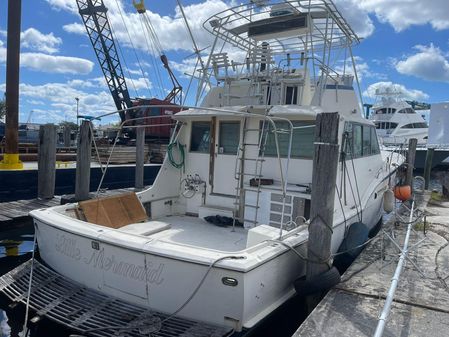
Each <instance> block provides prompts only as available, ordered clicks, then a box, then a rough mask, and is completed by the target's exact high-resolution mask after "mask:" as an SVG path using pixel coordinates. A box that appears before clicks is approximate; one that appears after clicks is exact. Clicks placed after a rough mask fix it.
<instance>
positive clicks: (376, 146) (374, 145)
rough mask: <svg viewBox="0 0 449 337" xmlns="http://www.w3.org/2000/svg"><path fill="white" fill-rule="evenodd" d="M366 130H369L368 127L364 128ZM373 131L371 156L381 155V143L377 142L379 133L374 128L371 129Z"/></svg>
mask: <svg viewBox="0 0 449 337" xmlns="http://www.w3.org/2000/svg"><path fill="white" fill-rule="evenodd" d="M363 127H364V128H367V126H366V125H364V126H363ZM369 129H370V130H371V154H372V155H373V154H379V153H380V148H379V141H378V140H377V133H376V130H375V129H374V128H373V127H369Z"/></svg>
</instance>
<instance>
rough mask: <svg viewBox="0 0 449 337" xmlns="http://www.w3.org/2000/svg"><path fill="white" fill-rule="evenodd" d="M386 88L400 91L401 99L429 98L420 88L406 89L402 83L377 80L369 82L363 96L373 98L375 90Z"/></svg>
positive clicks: (385, 89)
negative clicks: (372, 82)
mask: <svg viewBox="0 0 449 337" xmlns="http://www.w3.org/2000/svg"><path fill="white" fill-rule="evenodd" d="M387 90H394V91H396V92H400V93H401V95H402V97H403V99H409V100H417V101H423V100H427V99H429V95H428V94H426V93H425V92H423V91H421V90H415V89H408V88H406V87H405V86H404V85H402V84H397V83H392V82H377V83H374V84H371V85H370V86H369V87H368V88H367V89H366V90H365V91H364V92H363V96H365V97H368V98H372V99H375V98H377V95H376V92H385V91H387Z"/></svg>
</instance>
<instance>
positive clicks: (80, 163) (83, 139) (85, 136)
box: [75, 121, 92, 201]
mask: <svg viewBox="0 0 449 337" xmlns="http://www.w3.org/2000/svg"><path fill="white" fill-rule="evenodd" d="M90 127H91V122H89V121H83V122H82V123H81V126H80V131H79V132H80V133H79V137H78V148H77V153H76V183H75V199H76V200H78V201H80V200H86V199H89V189H90V161H91V148H92V133H91V132H90Z"/></svg>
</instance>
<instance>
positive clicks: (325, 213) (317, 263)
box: [306, 113, 339, 307]
mask: <svg viewBox="0 0 449 337" xmlns="http://www.w3.org/2000/svg"><path fill="white" fill-rule="evenodd" d="M338 122H339V115H338V113H321V114H318V116H317V119H316V126H315V155H314V159H313V173H312V195H311V209H310V225H309V241H308V243H307V247H308V248H307V252H308V261H307V272H306V278H307V280H310V279H311V278H313V277H314V276H316V275H319V274H321V273H323V272H325V271H327V270H329V268H330V255H331V238H332V222H333V214H334V198H335V183H336V179H337V165H338V159H339V151H338ZM317 300H318V299H316V298H315V299H312V300H311V301H309V307H311V306H313V304H316V303H317Z"/></svg>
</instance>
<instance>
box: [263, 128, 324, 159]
mask: <svg viewBox="0 0 449 337" xmlns="http://www.w3.org/2000/svg"><path fill="white" fill-rule="evenodd" d="M290 122H292V124H293V127H295V126H310V128H305V129H302V130H308V129H310V130H312V131H311V133H312V134H311V135H310V136H311V144H312V149H311V153H309V154H308V155H301V153H300V154H299V155H296V154H295V153H294V150H295V148H294V144H295V143H296V142H295V129H293V139H292V149H291V154H290V158H292V159H305V160H312V159H313V156H314V153H315V147H314V145H313V144H314V142H315V127H312V126H315V125H316V120H298V119H297V120H290ZM275 123H276V127H277V128H279V127H280V128H282V123H287V122H285V121H275ZM279 123H280V124H281V125H280V126H279V125H278V124H279ZM295 123H304V124H303V125H295ZM265 124H266V126H265V127H267V122H265ZM262 125H263V121H260V124H259V130H260V131H259V132H261V131H262ZM269 127H270V128H271V125H269ZM296 130H301V129H296ZM267 132H270V133H271V134H272V132H271V131H265V137H266V136H267V134H268V133H267ZM282 135H283V134H278V137H279V136H281V137H282ZM285 135H286V136H289V134H288V133H285ZM263 142H265V139H263ZM268 142H269V140H267V142H266V143H265V151H264V157H267V158H276V157H277V156H278V155H277V151H276V150H274V153H271V152H270V153H269V152H268V151H267V145H268ZM279 150H280V152H281V153H280V157H281V158H287V154H283V153H282V151H283V150H282V149H281V148H280V149H279ZM259 155H261V154H259Z"/></svg>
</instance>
